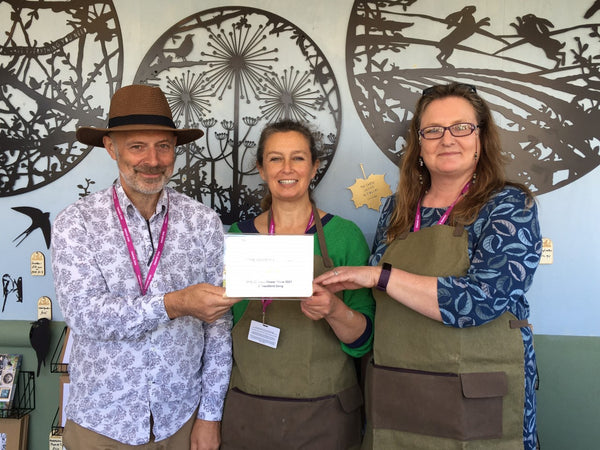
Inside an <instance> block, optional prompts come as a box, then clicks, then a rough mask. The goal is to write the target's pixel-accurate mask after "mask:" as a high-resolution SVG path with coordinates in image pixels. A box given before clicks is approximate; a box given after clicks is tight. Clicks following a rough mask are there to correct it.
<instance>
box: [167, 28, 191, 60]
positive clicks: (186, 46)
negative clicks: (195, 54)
mask: <svg viewBox="0 0 600 450" xmlns="http://www.w3.org/2000/svg"><path fill="white" fill-rule="evenodd" d="M193 49H194V41H193V36H192V35H191V34H188V35H186V36H185V38H184V39H183V41H182V42H181V45H180V46H179V47H177V48H165V49H164V50H163V51H164V52H165V53H166V52H172V53H174V54H175V56H177V57H178V58H181V59H183V60H184V61H187V60H186V58H187V57H188V55H189V54H190V53H192V50H193Z"/></svg>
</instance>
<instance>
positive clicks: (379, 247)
mask: <svg viewBox="0 0 600 450" xmlns="http://www.w3.org/2000/svg"><path fill="white" fill-rule="evenodd" d="M395 198H396V197H395V196H394V195H390V196H389V197H387V198H386V199H385V201H384V203H383V209H382V210H381V214H380V215H379V221H378V222H377V230H376V231H375V239H374V240H373V247H372V249H371V257H370V258H369V265H370V266H376V265H377V264H379V261H380V260H381V257H382V256H383V254H384V253H385V250H386V249H387V246H388V245H387V243H386V240H387V229H388V227H389V225H390V220H391V217H392V213H393V212H394V208H395V207H396V200H395Z"/></svg>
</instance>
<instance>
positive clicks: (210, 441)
mask: <svg viewBox="0 0 600 450" xmlns="http://www.w3.org/2000/svg"><path fill="white" fill-rule="evenodd" d="M220 445H221V422H210V421H208V420H202V419H196V422H194V428H192V436H191V438H190V450H218V449H219V446H220Z"/></svg>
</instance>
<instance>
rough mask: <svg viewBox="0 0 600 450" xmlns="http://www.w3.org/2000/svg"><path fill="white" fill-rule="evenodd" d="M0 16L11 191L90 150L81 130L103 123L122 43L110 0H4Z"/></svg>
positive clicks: (0, 166) (49, 178)
mask: <svg viewBox="0 0 600 450" xmlns="http://www.w3.org/2000/svg"><path fill="white" fill-rule="evenodd" d="M0 17H3V18H5V20H4V21H3V22H2V24H3V26H5V29H4V30H2V31H3V32H2V36H3V38H0V81H1V82H2V86H3V89H1V90H0V196H12V195H17V194H21V193H25V192H29V191H32V190H35V189H37V188H39V187H42V186H45V185H47V184H49V183H51V182H53V181H54V180H56V179H58V178H59V177H61V176H63V175H64V174H65V173H67V172H68V171H70V170H71V169H72V168H73V167H75V166H76V165H77V164H79V163H80V162H81V161H82V160H83V159H84V158H85V156H86V155H87V154H88V152H89V151H91V147H87V146H83V145H82V144H80V143H78V142H76V139H75V130H76V128H77V126H78V124H79V123H80V122H81V123H83V124H86V125H89V124H95V125H98V126H102V125H103V121H104V117H106V114H105V111H104V110H103V105H105V103H106V99H107V98H110V96H111V95H112V93H113V92H114V91H115V90H116V89H117V88H118V87H120V84H121V78H122V75H123V54H122V47H123V45H122V41H121V34H120V27H119V22H118V19H117V16H116V13H115V8H114V6H113V3H112V0H98V1H94V2H74V1H64V2H55V1H53V2H47V1H42V0H37V1H36V0H31V1H21V0H12V1H3V2H0ZM49 27H51V28H52V33H51V34H49V33H48V31H47V30H48V28H49ZM49 36H58V37H53V38H50V37H49Z"/></svg>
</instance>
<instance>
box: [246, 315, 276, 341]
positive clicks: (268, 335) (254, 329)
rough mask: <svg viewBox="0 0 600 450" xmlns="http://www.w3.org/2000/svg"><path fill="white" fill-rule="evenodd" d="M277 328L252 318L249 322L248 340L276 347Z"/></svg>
mask: <svg viewBox="0 0 600 450" xmlns="http://www.w3.org/2000/svg"><path fill="white" fill-rule="evenodd" d="M279 331H280V330H279V328H277V327H273V326H271V325H267V324H265V323H261V322H257V321H256V320H253V321H251V322H250V331H248V340H249V341H252V342H256V343H258V344H261V345H266V346H267V347H271V348H277V341H279Z"/></svg>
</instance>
